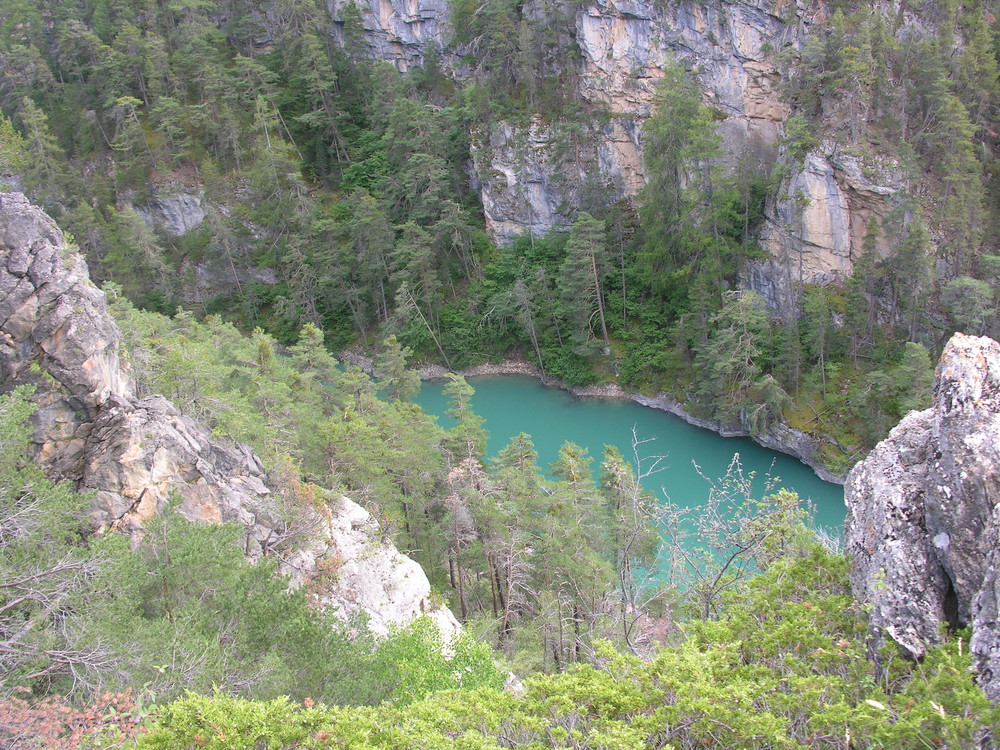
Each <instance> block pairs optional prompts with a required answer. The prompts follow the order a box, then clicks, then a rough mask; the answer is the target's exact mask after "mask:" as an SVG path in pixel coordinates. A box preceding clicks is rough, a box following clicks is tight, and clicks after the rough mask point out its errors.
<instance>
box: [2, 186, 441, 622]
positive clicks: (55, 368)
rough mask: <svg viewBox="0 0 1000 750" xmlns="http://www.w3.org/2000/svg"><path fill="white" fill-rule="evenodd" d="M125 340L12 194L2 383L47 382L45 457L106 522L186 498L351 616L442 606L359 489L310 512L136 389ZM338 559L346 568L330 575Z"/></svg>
mask: <svg viewBox="0 0 1000 750" xmlns="http://www.w3.org/2000/svg"><path fill="white" fill-rule="evenodd" d="M120 338H121V336H120V333H119V331H118V328H117V326H116V325H115V323H114V321H113V320H112V319H111V317H110V316H109V314H108V312H107V307H106V303H105V296H104V293H103V292H101V291H100V290H99V289H98V288H97V287H96V286H94V285H93V284H92V283H91V281H90V278H89V276H88V273H87V269H86V265H85V264H84V262H83V259H82V258H81V257H80V255H79V254H78V253H77V252H76V251H75V250H74V249H73V248H71V247H70V246H68V245H67V243H66V241H65V239H64V237H63V235H62V232H60V231H59V229H58V228H57V227H56V225H55V224H54V223H53V222H52V220H51V219H50V218H49V217H48V216H46V215H45V214H44V213H43V212H42V211H41V210H40V209H38V208H36V207H34V206H32V205H31V204H30V203H29V202H28V201H27V199H26V198H25V197H24V196H23V195H21V194H18V193H7V194H0V388H4V389H8V388H12V387H14V386H16V385H19V384H32V385H35V386H36V393H35V397H34V401H35V403H36V404H37V406H38V410H37V412H36V414H35V417H34V443H35V446H36V451H37V458H38V460H39V461H40V462H41V464H42V465H43V467H44V468H45V470H46V471H47V473H48V474H49V475H50V476H52V477H54V478H57V479H64V480H69V481H73V482H75V483H76V484H77V486H78V487H79V488H80V489H82V490H90V491H93V492H94V495H93V498H94V499H93V503H92V507H91V508H90V513H91V517H92V520H93V524H94V527H95V529H97V530H98V531H105V530H112V531H122V532H138V531H139V530H141V528H142V526H143V524H144V522H146V521H147V520H148V519H149V518H151V517H152V516H153V515H154V514H155V513H157V512H159V511H161V510H163V509H164V508H165V507H166V505H167V503H168V498H169V497H170V496H171V495H173V496H176V497H178V498H179V499H180V504H179V506H178V508H177V510H178V512H180V513H182V514H183V515H184V516H185V517H187V518H188V519H189V520H192V521H204V522H209V523H220V522H236V523H240V524H242V525H243V526H244V528H245V529H246V551H247V555H248V556H249V557H250V558H251V559H256V558H259V557H260V556H261V555H268V554H272V553H275V552H276V551H278V550H279V549H280V550H281V551H282V559H283V560H284V566H283V572H285V573H286V574H288V575H289V576H290V577H291V579H292V582H293V583H294V584H296V585H301V584H309V585H310V587H311V589H314V590H315V591H316V592H317V597H318V599H319V601H320V602H321V603H322V604H323V605H326V606H329V607H331V608H332V609H334V610H335V611H337V612H339V613H341V614H343V615H345V616H346V615H348V614H350V613H352V612H354V611H357V610H360V611H363V612H364V613H366V614H367V615H368V616H369V619H370V623H371V627H372V629H373V630H374V631H376V632H379V633H384V632H386V631H387V629H388V627H389V626H390V625H391V624H405V623H406V622H408V621H410V620H412V619H413V618H415V617H417V616H419V615H420V614H422V613H425V612H430V610H431V609H432V607H431V606H430V604H429V594H430V585H429V583H428V581H427V577H426V576H425V575H424V573H423V571H422V570H421V569H420V566H419V565H417V564H416V563H415V562H413V561H412V560H410V559H409V558H407V557H404V556H403V555H401V554H400V553H399V552H398V551H397V550H396V549H395V548H394V547H392V546H391V545H388V544H384V543H383V542H381V541H379V538H378V537H379V534H378V528H377V524H376V523H375V522H374V521H373V520H372V519H371V517H370V516H369V515H368V513H367V512H366V511H365V510H364V509H362V508H361V507H359V506H358V505H356V504H355V503H353V502H351V501H350V500H348V499H347V498H342V499H339V500H336V501H335V502H334V503H333V504H332V505H333V507H329V508H322V509H318V510H317V509H311V508H308V507H302V506H301V505H300V504H296V503H294V500H293V498H291V497H290V496H289V492H288V491H287V490H286V489H285V488H283V487H282V488H281V489H280V490H279V489H278V487H279V483H275V482H273V481H271V479H270V478H269V477H268V475H267V473H266V472H265V470H264V467H263V466H262V464H261V462H260V459H259V458H257V456H256V455H255V454H254V453H253V451H252V450H250V449H249V448H248V447H247V446H245V445H236V446H232V445H227V444H225V443H222V442H219V441H216V440H213V439H212V438H211V437H210V436H209V435H208V433H207V432H206V431H205V430H204V429H203V428H202V427H200V426H199V425H198V424H196V423H195V422H194V421H193V420H191V419H189V418H187V417H184V416H183V415H181V414H180V413H179V412H178V411H177V409H176V408H175V407H174V406H173V405H172V404H171V403H170V402H169V401H168V400H166V399H165V398H163V397H162V396H150V397H146V398H141V399H140V398H135V397H134V396H133V393H132V386H131V381H130V379H129V374H128V370H127V367H126V366H125V365H124V363H123V362H121V361H120V358H119V341H120ZM293 527H294V528H293ZM303 530H305V531H306V532H308V533H307V534H305V538H306V541H305V542H303V543H300V544H299V545H297V546H295V547H288V546H287V543H286V540H287V539H288V538H289V537H291V536H301V535H302V533H301V532H302V531H303ZM293 532H294V533H293ZM283 545H284V546H283ZM331 565H332V566H334V567H336V568H337V575H336V576H335V577H324V578H323V580H321V581H319V580H318V579H319V578H320V577H321V576H320V574H319V573H318V571H329V570H330V569H331ZM438 618H439V620H440V621H441V622H443V623H447V624H448V625H449V626H450V625H451V624H453V623H454V622H455V621H454V617H453V616H451V613H450V612H448V611H447V610H443V611H440V612H439V613H438Z"/></svg>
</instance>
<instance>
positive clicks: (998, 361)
mask: <svg viewBox="0 0 1000 750" xmlns="http://www.w3.org/2000/svg"><path fill="white" fill-rule="evenodd" d="M998 436H1000V344H998V343H997V342H995V341H993V340H992V339H988V338H979V337H973V336H965V335H963V334H955V335H954V336H953V337H952V339H951V341H950V342H949V343H948V345H947V347H946V348H945V351H944V353H943V355H942V357H941V361H940V363H939V364H938V368H937V373H936V378H935V383H934V405H933V407H932V408H930V409H927V410H926V411H922V412H912V413H910V414H909V415H908V416H907V417H906V418H905V419H904V420H903V421H902V422H900V423H899V425H897V426H896V428H895V429H894V430H893V431H892V432H891V433H889V436H888V437H887V438H886V439H885V440H883V441H882V442H881V443H879V445H878V446H877V447H876V448H875V450H874V451H872V453H871V454H870V455H869V456H868V458H866V459H865V460H864V461H862V462H861V463H859V464H858V465H857V466H855V467H854V469H853V470H852V471H851V474H850V476H849V477H848V480H847V485H846V502H847V508H848V514H847V521H846V528H845V544H846V548H847V552H848V553H849V554H850V555H851V556H852V557H853V561H854V566H853V570H852V574H851V581H852V585H853V587H854V590H855V593H856V595H857V596H858V598H859V599H862V600H863V601H865V602H866V603H868V604H870V605H871V612H870V625H871V632H872V645H873V648H876V649H877V647H879V646H880V645H882V644H883V643H885V642H886V638H889V639H891V640H893V641H895V642H896V643H897V644H898V645H899V646H900V647H901V648H902V649H903V650H904V652H905V653H907V654H908V655H909V656H911V657H912V658H914V659H920V658H922V657H923V656H924V654H925V653H926V652H927V649H928V647H930V646H932V645H934V644H936V643H939V642H940V640H941V635H942V630H943V629H944V628H945V627H949V626H951V627H958V626H967V625H971V626H972V633H973V636H972V641H971V643H970V649H971V651H972V653H973V654H974V656H975V666H976V669H977V671H978V680H979V682H980V684H981V685H982V687H983V689H984V690H985V691H986V694H987V695H988V696H989V697H990V699H991V700H993V701H995V702H996V701H1000V614H998V608H1000V437H998Z"/></svg>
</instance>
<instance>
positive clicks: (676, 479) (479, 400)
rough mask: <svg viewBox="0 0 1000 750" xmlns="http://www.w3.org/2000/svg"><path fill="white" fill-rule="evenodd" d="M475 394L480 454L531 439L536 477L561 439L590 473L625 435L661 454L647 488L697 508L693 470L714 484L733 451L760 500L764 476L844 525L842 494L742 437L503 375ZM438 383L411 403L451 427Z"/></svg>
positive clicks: (628, 453) (644, 453)
mask: <svg viewBox="0 0 1000 750" xmlns="http://www.w3.org/2000/svg"><path fill="white" fill-rule="evenodd" d="M468 381H469V384H470V385H471V386H472V387H473V388H475V389H476V395H475V396H474V397H473V399H472V405H473V408H474V409H475V411H476V413H477V414H479V415H480V416H481V417H483V418H484V419H485V420H486V429H487V431H488V432H489V443H488V445H487V456H489V457H492V456H495V455H496V454H497V453H498V452H499V451H500V450H501V449H503V447H504V446H505V445H507V443H508V441H509V440H510V438H512V437H514V436H516V435H517V434H518V433H521V432H526V433H528V434H529V435H531V438H532V441H533V442H534V444H535V449H536V450H537V451H538V462H539V465H540V467H541V468H542V469H543V471H545V470H547V469H548V467H549V465H550V464H551V463H552V462H553V461H555V460H556V457H557V454H558V452H559V448H560V446H561V445H562V444H563V443H564V442H566V441H567V440H568V441H571V442H574V443H576V444H577V445H581V446H583V447H585V448H588V449H589V451H590V454H589V455H590V456H591V457H592V458H593V459H594V463H593V464H592V466H593V467H594V468H595V471H599V469H598V467H599V464H600V461H601V455H602V454H603V452H604V446H605V445H606V444H610V445H615V446H617V447H618V449H619V450H620V451H621V453H622V456H624V457H625V458H626V459H629V458H630V457H632V455H633V451H632V430H633V428H634V429H635V432H636V435H637V436H638V438H639V439H640V440H650V439H651V442H647V443H645V444H644V445H642V446H641V449H640V456H641V457H642V458H647V457H650V456H665V458H664V460H663V461H661V463H660V467H661V468H663V471H661V472H659V473H658V474H656V475H654V476H651V477H649V478H647V479H646V480H645V482H644V485H645V486H646V488H647V489H648V490H650V491H652V492H655V493H656V494H657V496H658V497H660V498H663V497H667V498H669V500H670V502H672V503H674V504H675V505H682V506H686V507H690V506H694V505H700V504H701V503H703V502H704V501H705V500H706V499H707V498H708V492H709V484H708V482H707V481H706V480H705V479H704V478H703V477H702V476H701V475H700V474H699V473H698V470H697V469H695V467H694V464H695V463H697V465H698V466H700V467H701V473H702V474H704V475H705V476H706V477H709V478H711V479H718V478H719V477H722V476H723V475H724V474H725V473H726V469H727V468H728V466H729V464H730V462H731V461H732V459H733V455H734V454H736V453H739V455H740V462H741V464H742V467H743V470H744V472H750V471H754V472H756V473H757V478H756V480H755V487H756V488H758V490H757V494H763V490H764V485H765V480H764V477H765V476H766V475H768V474H770V476H771V477H772V478H778V480H779V481H778V482H777V486H778V487H784V488H786V489H789V490H793V491H795V492H797V493H798V494H799V497H801V498H802V499H803V500H804V501H808V502H810V503H811V504H812V505H813V506H814V507H815V510H816V519H815V523H816V525H817V526H822V527H825V528H828V529H830V530H832V531H835V532H836V533H837V534H838V535H839V533H840V530H841V528H842V527H843V524H844V516H845V508H844V488H843V487H841V486H839V485H835V484H830V483H829V482H824V481H823V480H821V479H820V478H819V477H817V476H816V474H815V473H813V471H812V469H810V468H809V467H808V466H806V465H805V464H802V463H800V462H799V461H796V460H795V459H794V458H791V457H790V456H786V455H784V454H782V453H776V452H774V451H770V450H767V449H766V448H762V447H760V446H759V445H757V444H756V443H754V442H753V441H752V440H750V439H748V438H724V437H720V436H719V435H717V434H716V433H714V432H711V431H709V430H703V429H701V428H699V427H693V426H691V425H689V424H688V423H687V422H685V421H684V420H682V419H680V418H679V417H676V416H674V415H673V414H668V413H667V412H662V411H659V410H657V409H651V408H649V407H645V406H641V405H639V404H636V403H634V402H631V401H624V400H619V399H603V398H578V397H576V396H573V395H571V394H569V393H567V392H566V391H563V390H561V389H558V388H547V387H545V386H544V385H542V384H541V383H540V382H539V381H538V380H537V379H535V378H531V377H526V376H518V375H502V376H489V377H474V378H469V379H468ZM443 388H444V381H429V382H425V383H424V384H423V388H422V390H421V392H420V395H419V397H418V398H417V399H416V401H417V403H418V404H420V406H422V407H423V408H424V409H425V410H426V411H427V412H429V413H430V414H434V415H437V416H438V418H439V424H441V425H442V426H443V427H451V426H452V425H453V424H454V422H453V421H452V420H450V419H448V418H447V417H445V416H444V413H445V410H446V409H447V408H448V404H447V401H448V399H447V397H446V396H444V395H443V394H442V392H441V391H442V389H443Z"/></svg>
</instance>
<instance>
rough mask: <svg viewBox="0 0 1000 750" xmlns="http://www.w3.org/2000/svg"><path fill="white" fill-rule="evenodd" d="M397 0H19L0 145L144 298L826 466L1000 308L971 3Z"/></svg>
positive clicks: (985, 94) (918, 393) (844, 456)
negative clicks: (728, 427) (802, 444)
mask: <svg viewBox="0 0 1000 750" xmlns="http://www.w3.org/2000/svg"><path fill="white" fill-rule="evenodd" d="M382 5H384V7H382ZM382 5H380V6H379V8H378V9H377V8H376V7H375V6H374V5H372V6H371V7H368V5H365V4H363V3H362V4H361V5H355V4H354V3H335V4H334V5H333V6H332V8H333V10H332V12H331V11H330V10H329V9H328V8H327V7H326V6H324V5H322V4H319V3H315V2H312V0H280V1H276V2H264V1H263V0H261V1H259V2H258V1H257V0H254V1H253V2H238V3H228V4H223V5H219V6H214V5H213V6H204V5H198V4H188V3H182V4H167V5H160V4H156V3H145V4H144V3H139V2H136V3H127V2H105V1H104V0H100V1H94V2H88V1H84V0H80V1H79V2H73V3H56V4H48V3H45V2H42V0H24V1H23V2H18V3H12V4H8V5H7V7H6V8H5V11H4V14H3V18H2V21H3V28H4V32H5V34H4V42H3V49H2V52H0V54H2V55H3V57H2V70H3V78H2V83H0V106H2V108H3V111H4V113H5V114H6V115H7V116H8V117H10V118H11V123H12V124H13V126H12V125H11V124H9V123H6V121H5V124H4V128H3V130H2V132H3V134H4V136H3V143H4V154H5V164H6V166H5V167H4V170H5V171H6V172H7V173H8V174H9V175H10V177H11V179H13V180H14V181H15V182H17V183H18V184H20V185H21V186H23V187H24V188H25V189H27V190H28V191H29V192H30V193H31V194H32V195H33V196H34V197H35V198H36V199H37V200H40V201H42V202H43V203H44V204H45V205H46V206H48V207H49V208H50V209H51V210H53V211H54V212H55V213H57V214H58V215H59V219H60V221H61V222H62V223H63V224H64V225H65V226H66V227H68V228H69V229H70V230H71V231H72V232H73V233H74V235H75V236H76V238H77V240H78V242H79V243H80V245H81V247H82V248H83V249H84V250H85V251H86V252H87V255H88V259H89V262H90V263H91V265H92V267H93V269H94V270H95V272H96V273H97V275H98V277H99V278H105V279H114V280H116V281H117V282H118V283H119V284H121V285H122V286H123V288H124V289H125V292H126V294H127V295H129V296H130V297H131V298H132V299H134V300H135V301H136V302H138V303H139V304H141V305H143V306H146V307H152V308H154V309H159V310H162V311H166V312H172V311H173V310H174V308H175V307H176V306H177V305H178V304H181V305H183V306H185V307H188V308H191V309H193V310H195V311H196V312H197V313H205V312H222V313H225V314H226V315H228V316H231V317H233V318H234V319H236V320H238V321H240V322H242V324H244V325H247V326H251V327H252V326H258V325H259V326H262V327H264V328H265V329H267V330H270V331H272V332H274V333H275V334H277V335H278V336H279V338H281V339H282V340H293V339H294V336H295V333H294V332H295V331H296V330H298V328H299V327H301V325H302V324H303V323H305V322H312V323H314V324H316V325H318V326H320V327H321V328H323V329H324V330H325V331H326V332H327V339H328V341H330V342H332V343H333V344H334V345H336V346H344V345H350V344H357V345H360V346H363V347H369V346H373V345H375V344H376V343H377V342H378V341H380V340H381V339H382V338H383V337H384V336H385V335H386V334H387V333H395V334H396V335H397V336H398V337H399V340H400V341H401V342H402V343H403V344H404V345H407V346H410V347H411V348H413V349H414V350H415V351H417V352H418V353H419V354H420V355H421V356H427V357H432V358H436V359H439V360H441V361H442V362H444V363H445V364H447V365H449V366H452V367H460V366H463V365H465V364H469V363H473V362H478V361H483V360H488V359H495V358H499V357H502V356H505V355H510V354H513V353H520V354H521V355H523V356H526V357H529V358H531V359H533V360H535V361H536V362H537V364H538V365H539V367H540V368H542V369H543V370H544V371H545V372H546V373H549V374H552V375H555V376H558V377H561V378H563V379H566V380H568V381H570V382H575V383H583V382H588V381H594V380H600V379H606V378H611V377H617V378H618V379H619V380H620V381H621V382H622V383H623V384H624V385H626V386H628V387H632V388H644V389H645V388H648V389H656V388H666V389H668V390H669V391H671V392H673V393H675V394H677V395H679V396H680V397H682V399H683V400H685V401H687V402H688V403H689V405H690V407H691V408H692V409H694V410H696V411H700V412H702V413H703V414H704V415H707V416H712V417H714V418H717V419H719V420H720V421H721V422H723V423H729V424H741V425H742V426H744V427H745V428H747V429H750V430H760V429H763V428H765V427H766V424H767V423H768V422H769V421H770V420H774V419H784V420H786V421H789V422H791V423H792V424H793V425H794V426H799V427H803V428H805V429H807V430H809V431H813V432H817V433H819V434H821V435H822V436H824V437H825V438H826V439H827V440H828V441H829V443H828V445H827V447H826V448H825V449H824V455H823V457H822V458H823V459H824V460H826V461H827V462H829V463H830V464H832V465H833V466H834V468H836V469H839V470H843V469H844V468H845V467H846V466H848V465H849V464H850V462H851V460H852V459H853V458H854V457H856V456H857V455H860V454H861V453H862V452H863V451H864V450H866V449H867V448H868V447H870V446H871V445H873V441H874V440H876V439H877V438H878V437H880V436H881V435H883V434H884V432H885V430H886V429H887V427H888V426H889V425H891V424H892V423H893V422H894V421H895V420H896V419H898V418H899V417H900V416H901V415H902V414H903V413H905V411H906V410H907V409H908V408H909V407H910V406H912V405H918V404H921V403H923V400H924V399H925V398H926V394H927V384H928V382H929V380H928V375H929V361H930V360H929V358H928V355H927V351H929V352H930V353H931V355H934V354H936V351H937V350H938V349H939V348H940V346H942V345H943V342H944V340H945V339H946V336H947V334H948V333H950V331H952V330H955V329H956V328H961V329H964V330H966V331H968V332H971V333H982V332H989V331H992V330H993V329H994V327H995V326H996V315H995V311H996V293H997V290H996V284H995V278H996V273H995V271H996V262H995V261H996V258H997V256H996V255H994V254H993V253H994V251H995V248H994V247H993V244H992V242H991V240H990V238H991V237H992V236H993V232H992V229H993V227H994V224H995V222H994V219H993V215H994V208H995V201H993V200H992V199H991V198H990V191H989V190H988V188H989V185H990V180H991V176H992V170H993V166H992V165H993V152H994V140H995V137H994V133H993V127H992V123H993V121H994V114H995V99H996V94H997V63H996V57H995V49H994V48H995V43H994V30H995V24H994V21H993V19H994V15H993V14H992V6H991V5H990V4H989V3H988V2H976V3H971V4H965V5H961V6H960V5H958V4H956V3H933V2H927V3H920V4H917V5H911V4H901V5H899V6H892V5H888V4H877V3H876V4H867V3H850V2H845V3H837V4H826V3H783V4H778V3H775V4H771V3H769V2H761V3H759V4H754V3H743V2H719V3H716V4H709V5H706V6H701V5H698V4H691V3H684V2H681V3H676V4H675V3H670V4H664V5H657V4H647V3H638V4H629V5H627V6H626V5H621V6H619V5H617V4H614V3H606V4H604V3H602V4H597V5H594V6H585V7H581V6H577V5H574V4H569V3H534V2H532V3H526V4H523V5H521V4H512V3H508V2H505V1H504V0H496V1H492V0H491V2H487V3H484V4H483V5H482V6H481V7H472V6H471V5H469V4H467V3H461V2H457V3H453V4H446V3H427V4H422V5H421V6H420V7H419V8H418V9H416V10H412V9H410V10H408V9H407V8H403V7H402V6H399V7H397V6H395V5H393V4H391V3H388V4H385V3H383V4H382ZM991 24H994V25H991ZM380 58H381V59H380ZM400 70H402V71H404V72H403V73H400V72H399V71H400ZM470 176H471V179H470ZM477 198H478V199H479V200H477ZM550 229H551V230H553V231H554V232H555V233H549V234H547V232H548V231H549V230H550ZM493 241H496V242H499V245H494V244H493ZM735 288H741V289H744V290H750V291H753V292H755V293H757V294H759V295H761V297H762V298H763V299H761V298H760V297H758V296H755V294H750V293H748V292H747V291H744V292H740V293H737V292H734V291H733V290H734V289H735Z"/></svg>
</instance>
